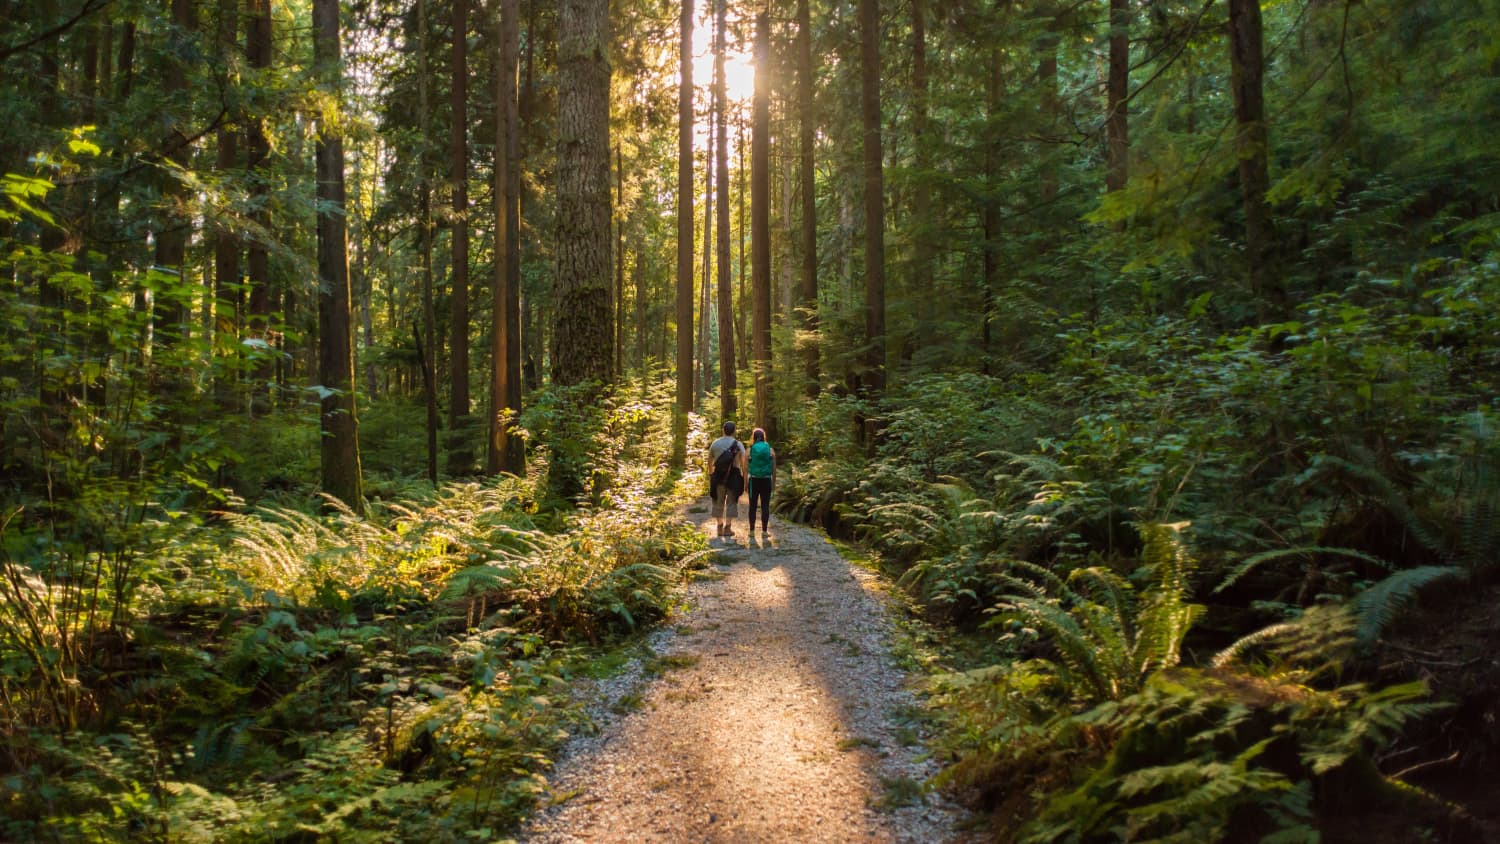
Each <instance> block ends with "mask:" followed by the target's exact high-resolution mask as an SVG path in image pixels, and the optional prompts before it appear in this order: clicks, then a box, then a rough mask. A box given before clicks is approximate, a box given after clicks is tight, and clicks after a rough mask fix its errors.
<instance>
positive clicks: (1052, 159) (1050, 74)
mask: <svg viewBox="0 0 1500 844" xmlns="http://www.w3.org/2000/svg"><path fill="white" fill-rule="evenodd" d="M1041 14H1042V15H1044V16H1045V17H1046V27H1047V29H1046V32H1044V33H1043V34H1042V38H1041V42H1040V44H1039V45H1038V52H1039V53H1040V55H1039V56H1038V57H1037V67H1036V77H1037V84H1038V85H1040V86H1041V89H1042V124H1043V125H1044V126H1045V127H1046V129H1045V131H1044V137H1043V145H1044V146H1043V149H1042V155H1043V158H1042V202H1044V203H1046V204H1048V205H1051V204H1052V203H1053V202H1055V201H1056V200H1057V189H1058V171H1057V156H1056V155H1055V154H1053V152H1052V150H1051V146H1052V145H1053V144H1054V143H1055V141H1054V133H1055V132H1056V131H1057V119H1058V115H1059V113H1060V111H1061V106H1060V98H1059V96H1058V90H1057V43H1058V35H1057V10H1056V9H1054V8H1053V7H1052V5H1051V4H1050V3H1048V4H1046V5H1045V6H1043V7H1042V11H1041Z"/></svg>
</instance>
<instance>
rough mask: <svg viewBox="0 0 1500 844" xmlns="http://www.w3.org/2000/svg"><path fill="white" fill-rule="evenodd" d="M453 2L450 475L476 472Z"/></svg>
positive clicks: (460, 18)
mask: <svg viewBox="0 0 1500 844" xmlns="http://www.w3.org/2000/svg"><path fill="white" fill-rule="evenodd" d="M452 2H453V19H452V30H453V32H452V36H453V37H452V47H451V58H452V61H453V65H452V73H451V77H452V84H451V86H450V92H451V97H450V100H449V114H450V116H451V117H452V124H451V128H450V134H451V136H452V138H451V141H452V146H451V147H450V150H449V157H448V168H449V169H448V181H449V185H450V187H451V190H452V194H453V231H452V244H453V267H452V272H451V275H452V278H453V285H452V288H451V290H450V291H449V298H448V318H449V319H448V364H449V371H448V386H449V389H450V393H449V395H448V428H449V431H450V440H449V442H448V473H449V474H450V475H466V474H468V473H469V472H471V471H473V468H474V466H473V463H474V452H473V450H472V448H471V445H470V442H469V436H470V432H469V422H470V420H469V141H468V133H469V85H468V78H469V66H468V65H469V51H468V44H469V3H468V0H452Z"/></svg>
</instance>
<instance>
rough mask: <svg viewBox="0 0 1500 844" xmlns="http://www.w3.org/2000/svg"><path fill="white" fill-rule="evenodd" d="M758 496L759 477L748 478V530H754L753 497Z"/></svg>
mask: <svg viewBox="0 0 1500 844" xmlns="http://www.w3.org/2000/svg"><path fill="white" fill-rule="evenodd" d="M759 496H760V478H751V479H750V521H749V526H750V532H751V533H754V532H755V499H756V498H758V497H759Z"/></svg>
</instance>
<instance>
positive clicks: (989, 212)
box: [979, 50, 1005, 375]
mask: <svg viewBox="0 0 1500 844" xmlns="http://www.w3.org/2000/svg"><path fill="white" fill-rule="evenodd" d="M990 56H991V58H990V74H989V80H988V83H987V85H988V87H987V90H986V92H985V94H986V95H985V107H986V111H987V112H988V118H989V120H990V121H991V122H992V123H993V121H995V120H996V119H998V115H999V113H1000V107H1001V96H1002V95H1003V92H1004V90H1005V85H1004V79H1003V77H1002V75H1001V68H1002V64H1001V62H1000V53H999V51H998V50H991V52H990ZM984 159H985V168H984V169H985V172H986V173H987V174H989V178H990V179H993V180H994V181H995V182H998V181H999V180H1000V166H1001V162H1000V150H999V144H998V143H997V142H996V141H995V140H990V141H989V142H988V143H987V144H986V145H985V150H984ZM987 193H990V194H993V193H994V191H993V190H991V191H987ZM980 225H981V226H982V228H983V231H984V245H983V252H982V259H981V271H980V284H979V295H980V305H979V354H980V361H981V362H980V371H982V372H983V373H984V374H986V375H989V374H990V353H991V346H992V344H993V342H994V338H993V337H992V336H991V334H992V323H993V320H994V312H995V295H996V293H997V292H998V291H999V290H1000V204H999V200H997V199H996V198H995V197H994V196H993V195H990V196H985V197H983V198H982V199H980Z"/></svg>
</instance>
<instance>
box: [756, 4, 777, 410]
mask: <svg viewBox="0 0 1500 844" xmlns="http://www.w3.org/2000/svg"><path fill="white" fill-rule="evenodd" d="M770 77H771V21H770V18H769V16H768V15H767V14H766V13H765V12H761V13H760V14H759V15H757V16H756V18H755V95H754V99H753V100H752V103H751V123H750V217H751V219H750V249H751V251H752V254H751V257H750V263H751V267H752V269H753V273H754V275H753V278H752V279H751V284H750V286H751V290H752V293H751V295H752V296H754V297H755V314H754V319H753V321H752V323H751V327H750V330H751V334H752V340H751V346H752V349H753V358H754V363H753V367H754V370H755V424H756V425H758V426H759V427H761V428H764V429H766V436H767V437H770V438H771V439H775V437H774V433H775V430H774V428H773V426H772V422H771V420H772V417H771V137H770V123H771V79H770Z"/></svg>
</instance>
